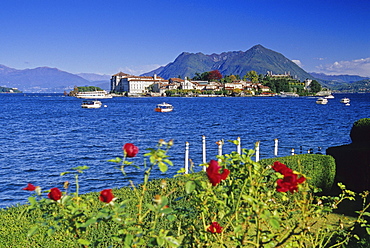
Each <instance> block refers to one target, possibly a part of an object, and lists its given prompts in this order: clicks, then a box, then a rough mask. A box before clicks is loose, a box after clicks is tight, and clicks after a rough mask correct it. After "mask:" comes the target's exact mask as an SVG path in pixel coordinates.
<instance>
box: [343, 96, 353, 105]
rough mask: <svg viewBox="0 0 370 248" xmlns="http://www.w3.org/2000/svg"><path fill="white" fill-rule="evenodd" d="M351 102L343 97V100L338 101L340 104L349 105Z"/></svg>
mask: <svg viewBox="0 0 370 248" xmlns="http://www.w3.org/2000/svg"><path fill="white" fill-rule="evenodd" d="M350 101H351V100H349V98H347V97H345V98H342V99H341V100H340V102H341V103H346V104H347V103H349V102H350Z"/></svg>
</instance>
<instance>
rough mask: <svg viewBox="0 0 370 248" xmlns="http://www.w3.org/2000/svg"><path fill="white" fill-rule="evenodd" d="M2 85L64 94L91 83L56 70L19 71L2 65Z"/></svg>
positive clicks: (0, 76)
mask: <svg viewBox="0 0 370 248" xmlns="http://www.w3.org/2000/svg"><path fill="white" fill-rule="evenodd" d="M0 85H1V86H4V87H12V88H18V89H19V90H21V91H23V92H63V91H64V90H69V89H73V87H74V86H75V85H77V86H85V85H89V81H88V80H86V79H83V78H82V77H80V76H77V75H74V74H71V73H68V72H65V71H61V70H58V69H56V68H49V67H38V68H34V69H24V70H17V69H12V68H9V67H6V66H4V65H0Z"/></svg>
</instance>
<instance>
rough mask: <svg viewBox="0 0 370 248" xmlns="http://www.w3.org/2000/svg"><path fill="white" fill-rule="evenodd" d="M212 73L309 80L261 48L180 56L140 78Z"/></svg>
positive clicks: (254, 47) (306, 76)
mask: <svg viewBox="0 0 370 248" xmlns="http://www.w3.org/2000/svg"><path fill="white" fill-rule="evenodd" d="M212 70H219V71H220V72H221V74H222V75H224V76H226V75H231V74H233V75H240V76H241V77H242V76H244V75H245V74H246V73H247V72H249V71H252V70H253V71H256V72H257V73H258V74H266V73H267V71H271V72H272V73H273V74H285V73H290V75H292V76H293V77H294V78H296V79H298V80H301V81H304V80H305V79H306V78H312V76H311V75H310V74H309V73H307V72H306V71H304V70H303V69H302V68H300V67H299V66H298V65H297V64H295V63H294V62H292V61H291V60H289V59H287V58H286V57H285V56H284V55H282V54H280V53H277V52H274V51H272V50H270V49H267V48H265V47H263V46H262V45H256V46H253V47H252V48H251V49H249V50H247V51H245V52H242V51H236V52H235V51H234V52H224V53H221V54H211V55H205V54H203V53H187V52H183V53H181V54H180V55H179V56H178V57H177V58H176V59H175V61H174V62H172V63H169V64H168V65H166V66H164V67H160V68H158V69H156V70H154V71H151V72H148V73H145V74H143V75H145V76H146V75H153V74H154V73H156V74H158V75H159V76H161V77H163V78H165V79H168V78H171V77H178V76H181V77H182V78H184V77H189V78H192V77H194V76H195V73H197V72H198V73H203V72H206V71H212Z"/></svg>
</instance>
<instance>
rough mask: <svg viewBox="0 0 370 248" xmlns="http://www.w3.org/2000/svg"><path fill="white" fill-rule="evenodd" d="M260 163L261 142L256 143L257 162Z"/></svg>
mask: <svg viewBox="0 0 370 248" xmlns="http://www.w3.org/2000/svg"><path fill="white" fill-rule="evenodd" d="M258 161H260V142H259V141H257V142H256V162H258Z"/></svg>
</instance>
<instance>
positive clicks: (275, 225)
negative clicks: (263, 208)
mask: <svg viewBox="0 0 370 248" xmlns="http://www.w3.org/2000/svg"><path fill="white" fill-rule="evenodd" d="M269 223H270V225H271V226H272V227H273V228H275V229H279V228H280V222H279V221H278V220H277V219H275V218H271V219H269Z"/></svg>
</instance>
